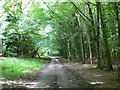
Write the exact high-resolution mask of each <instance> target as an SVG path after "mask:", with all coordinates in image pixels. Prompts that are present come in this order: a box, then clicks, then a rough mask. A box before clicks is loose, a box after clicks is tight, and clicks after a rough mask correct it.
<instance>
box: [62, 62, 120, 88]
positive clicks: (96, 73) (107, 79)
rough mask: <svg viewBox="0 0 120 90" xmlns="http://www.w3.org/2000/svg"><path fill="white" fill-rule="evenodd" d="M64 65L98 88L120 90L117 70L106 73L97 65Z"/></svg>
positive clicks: (73, 63)
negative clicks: (117, 89)
mask: <svg viewBox="0 0 120 90" xmlns="http://www.w3.org/2000/svg"><path fill="white" fill-rule="evenodd" d="M64 65H65V66H67V67H68V68H70V69H71V70H73V71H76V73H78V74H79V75H81V76H83V78H85V80H86V81H87V82H88V83H90V84H92V85H95V87H96V88H120V83H119V82H118V72H117V70H115V71H111V72H106V71H103V70H98V69H97V68H96V65H90V64H81V63H75V62H72V63H64Z"/></svg>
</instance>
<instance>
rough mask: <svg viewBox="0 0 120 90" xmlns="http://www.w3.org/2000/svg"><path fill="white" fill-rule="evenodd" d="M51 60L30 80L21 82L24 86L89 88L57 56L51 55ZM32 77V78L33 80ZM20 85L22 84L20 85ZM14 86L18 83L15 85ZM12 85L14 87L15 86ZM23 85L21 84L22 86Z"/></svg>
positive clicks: (88, 85) (82, 79)
mask: <svg viewBox="0 0 120 90" xmlns="http://www.w3.org/2000/svg"><path fill="white" fill-rule="evenodd" d="M51 58H52V61H51V63H50V64H48V66H47V67H46V68H44V69H43V70H42V71H41V72H37V73H36V74H35V75H34V76H33V77H32V81H31V82H29V81H28V83H27V82H22V84H24V88H89V87H90V88H91V87H93V86H91V85H90V84H89V83H87V82H86V81H85V79H84V78H83V77H82V76H80V75H77V74H76V73H75V72H74V71H71V70H69V69H68V68H67V67H65V66H64V64H61V63H60V61H59V58H56V57H51ZM33 79H34V80H33ZM21 86H22V85H21ZM15 87H16V88H17V87H19V85H16V86H15ZM15 87H14V88H15ZM22 87H23V86H22ZM22 87H21V88H22ZM19 88H20V87H19Z"/></svg>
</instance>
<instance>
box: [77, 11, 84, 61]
mask: <svg viewBox="0 0 120 90" xmlns="http://www.w3.org/2000/svg"><path fill="white" fill-rule="evenodd" d="M75 16H76V19H77V23H78V31H80V32H81V33H80V47H81V61H82V63H84V49H83V40H82V30H81V29H80V20H79V17H78V14H77V11H75Z"/></svg>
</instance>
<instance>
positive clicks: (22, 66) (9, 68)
mask: <svg viewBox="0 0 120 90" xmlns="http://www.w3.org/2000/svg"><path fill="white" fill-rule="evenodd" d="M0 67H2V77H6V78H8V79H19V78H20V77H22V76H23V77H24V72H25V71H34V69H35V68H42V67H43V62H42V61H41V60H40V59H30V58H26V59H23V58H7V57H5V58H3V59H0Z"/></svg>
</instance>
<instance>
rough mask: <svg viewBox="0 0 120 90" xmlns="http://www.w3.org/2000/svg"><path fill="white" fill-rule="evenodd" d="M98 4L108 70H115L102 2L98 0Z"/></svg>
mask: <svg viewBox="0 0 120 90" xmlns="http://www.w3.org/2000/svg"><path fill="white" fill-rule="evenodd" d="M97 4H98V7H99V9H100V20H101V29H102V33H103V41H104V49H105V58H106V70H108V71H110V70H113V67H112V63H111V55H110V50H109V45H108V41H107V33H106V26H105V22H104V19H103V12H102V6H101V2H98V3H97Z"/></svg>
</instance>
